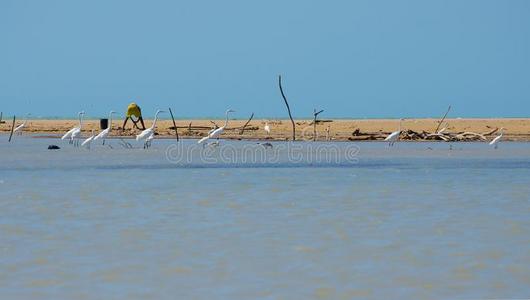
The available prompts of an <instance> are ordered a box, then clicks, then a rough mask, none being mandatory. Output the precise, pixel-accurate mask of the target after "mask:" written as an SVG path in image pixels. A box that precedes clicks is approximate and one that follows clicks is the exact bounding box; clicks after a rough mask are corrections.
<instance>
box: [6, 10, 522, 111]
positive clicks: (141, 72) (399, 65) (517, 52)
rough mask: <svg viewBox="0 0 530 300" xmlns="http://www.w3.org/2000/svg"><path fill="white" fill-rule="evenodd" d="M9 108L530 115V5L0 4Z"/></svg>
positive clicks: (33, 109) (42, 109) (26, 109)
mask: <svg viewBox="0 0 530 300" xmlns="http://www.w3.org/2000/svg"><path fill="white" fill-rule="evenodd" d="M0 40H1V43H0V110H1V111H3V112H4V114H13V113H15V114H18V115H21V114H25V113H26V112H31V113H32V114H33V115H34V116H66V117H68V116H72V117H75V115H76V112H77V111H79V110H80V109H84V110H86V111H87V113H88V114H89V115H91V116H100V115H104V114H106V113H107V112H108V111H109V110H111V109H115V110H118V111H123V110H124V109H125V107H126V105H127V104H128V103H129V102H130V101H131V100H133V99H134V100H135V101H136V102H138V103H139V104H140V105H141V107H142V108H143V110H144V113H145V114H147V115H153V114H154V110H155V109H156V108H159V107H160V108H167V107H168V106H171V107H172V108H173V110H174V111H175V114H176V115H177V116H179V117H211V116H220V117H222V115H223V113H224V111H225V109H226V108H227V107H231V108H233V109H235V110H236V111H237V114H236V116H237V117H240V118H246V117H247V116H248V115H249V114H250V113H251V112H255V113H256V117H258V118H259V117H287V115H286V112H285V108H284V104H283V102H282V99H281V96H280V93H279V91H278V86H277V76H278V74H282V75H283V82H284V88H285V92H286V94H287V96H288V99H289V100H290V102H291V105H292V109H293V113H294V115H295V116H296V117H307V116H310V115H311V112H312V110H313V108H319V109H320V108H321V109H324V110H325V112H324V113H323V114H322V117H323V118H325V117H345V118H365V117H395V118H397V117H430V116H439V115H441V114H443V112H444V110H445V109H446V108H447V105H449V104H452V105H453V110H452V113H451V115H452V116H453V117H499V116H504V117H528V114H529V111H530V1H526V0H510V1H500V0H499V1H489V0H447V1H425V0H418V1H372V0H371V1H368V0H367V1H309V0H304V1H286V0H283V1H279V0H268V1H252V0H242V1H233V0H224V1H131V0H116V1H103V0H96V1H71V0H64V1H54V0H47V1H37V0H35V1H24V0H1V1H0Z"/></svg>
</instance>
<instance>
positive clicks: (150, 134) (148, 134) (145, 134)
mask: <svg viewBox="0 0 530 300" xmlns="http://www.w3.org/2000/svg"><path fill="white" fill-rule="evenodd" d="M161 112H165V111H163V110H160V109H159V110H157V111H156V114H155V120H154V121H153V125H152V126H151V127H149V128H147V129H146V130H144V131H142V132H141V133H140V134H139V135H137V136H136V140H137V141H140V140H144V148H148V146H147V143H148V142H149V146H151V141H152V140H153V138H154V135H155V126H156V121H157V120H158V114H159V113H161ZM148 138H150V140H149V141H148V140H147V139H148Z"/></svg>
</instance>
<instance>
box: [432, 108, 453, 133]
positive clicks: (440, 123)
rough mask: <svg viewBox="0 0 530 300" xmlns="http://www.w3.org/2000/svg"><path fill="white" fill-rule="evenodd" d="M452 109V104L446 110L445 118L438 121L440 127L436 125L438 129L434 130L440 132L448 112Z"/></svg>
mask: <svg viewBox="0 0 530 300" xmlns="http://www.w3.org/2000/svg"><path fill="white" fill-rule="evenodd" d="M450 110H451V105H449V107H448V108H447V111H446V112H445V114H444V116H443V118H442V119H441V120H440V121H439V122H438V127H436V130H434V132H438V129H440V126H441V125H442V123H443V121H444V120H445V117H447V114H448V113H449V111H450Z"/></svg>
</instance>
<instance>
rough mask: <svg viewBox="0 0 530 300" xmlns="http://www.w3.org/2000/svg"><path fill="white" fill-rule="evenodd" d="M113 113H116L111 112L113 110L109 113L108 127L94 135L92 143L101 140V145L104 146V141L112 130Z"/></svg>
mask: <svg viewBox="0 0 530 300" xmlns="http://www.w3.org/2000/svg"><path fill="white" fill-rule="evenodd" d="M115 113H116V112H115V111H113V110H111V111H110V113H109V126H107V128H106V129H105V130H103V131H102V132H100V133H99V134H98V135H96V137H95V138H94V141H97V140H103V145H105V140H106V139H107V137H108V136H109V134H110V131H111V130H112V114H115Z"/></svg>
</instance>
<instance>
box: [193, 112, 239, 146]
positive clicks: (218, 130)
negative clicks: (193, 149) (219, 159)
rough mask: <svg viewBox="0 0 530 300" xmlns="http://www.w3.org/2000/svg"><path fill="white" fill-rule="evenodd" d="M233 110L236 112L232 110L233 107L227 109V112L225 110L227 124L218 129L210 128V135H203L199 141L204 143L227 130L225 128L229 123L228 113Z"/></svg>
mask: <svg viewBox="0 0 530 300" xmlns="http://www.w3.org/2000/svg"><path fill="white" fill-rule="evenodd" d="M232 112H235V111H234V110H231V109H227V110H226V112H225V114H226V119H225V124H224V125H223V126H221V127H219V128H217V129H214V130H210V132H208V136H205V137H203V138H202V139H200V140H199V141H198V142H197V143H199V144H202V143H203V142H204V141H206V140H208V139H215V138H219V136H220V135H221V134H222V133H223V132H224V131H225V128H226V126H227V125H228V114H229V113H232Z"/></svg>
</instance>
